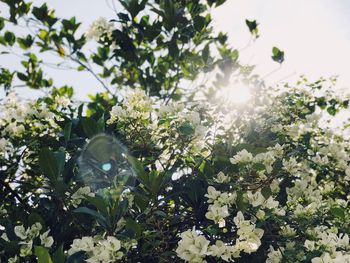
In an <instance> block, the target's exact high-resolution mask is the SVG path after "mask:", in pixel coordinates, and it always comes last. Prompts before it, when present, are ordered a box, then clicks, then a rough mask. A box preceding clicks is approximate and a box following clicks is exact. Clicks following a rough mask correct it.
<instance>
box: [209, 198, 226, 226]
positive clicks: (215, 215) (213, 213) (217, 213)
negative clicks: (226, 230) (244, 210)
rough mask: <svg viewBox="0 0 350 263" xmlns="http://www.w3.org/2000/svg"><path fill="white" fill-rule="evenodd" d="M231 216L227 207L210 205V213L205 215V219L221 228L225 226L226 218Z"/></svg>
mask: <svg viewBox="0 0 350 263" xmlns="http://www.w3.org/2000/svg"><path fill="white" fill-rule="evenodd" d="M228 216H229V212H228V207H227V205H224V206H219V205H217V204H213V205H209V207H208V212H207V213H206V214H205V217H206V218H208V219H209V220H213V221H214V222H215V223H216V224H219V227H224V226H225V220H224V218H226V217H228Z"/></svg>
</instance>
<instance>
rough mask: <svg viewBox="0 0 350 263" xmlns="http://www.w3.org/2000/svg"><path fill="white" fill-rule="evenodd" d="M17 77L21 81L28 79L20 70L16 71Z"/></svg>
mask: <svg viewBox="0 0 350 263" xmlns="http://www.w3.org/2000/svg"><path fill="white" fill-rule="evenodd" d="M17 77H18V78H19V79H20V80H22V81H28V76H27V75H25V74H23V73H21V72H17Z"/></svg>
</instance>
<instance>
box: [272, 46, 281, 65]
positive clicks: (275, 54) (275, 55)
mask: <svg viewBox="0 0 350 263" xmlns="http://www.w3.org/2000/svg"><path fill="white" fill-rule="evenodd" d="M272 60H273V61H276V62H278V63H280V64H281V63H282V62H283V61H284V51H281V50H280V49H279V48H277V47H273V48H272Z"/></svg>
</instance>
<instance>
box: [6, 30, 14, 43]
mask: <svg viewBox="0 0 350 263" xmlns="http://www.w3.org/2000/svg"><path fill="white" fill-rule="evenodd" d="M4 39H5V41H6V42H7V44H9V45H10V46H13V44H14V43H15V42H16V36H15V34H14V33H12V32H10V31H6V32H5V35H4Z"/></svg>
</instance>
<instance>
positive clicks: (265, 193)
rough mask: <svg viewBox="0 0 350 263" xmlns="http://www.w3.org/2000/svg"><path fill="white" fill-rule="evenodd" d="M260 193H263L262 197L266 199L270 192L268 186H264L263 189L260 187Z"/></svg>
mask: <svg viewBox="0 0 350 263" xmlns="http://www.w3.org/2000/svg"><path fill="white" fill-rule="evenodd" d="M261 194H262V195H263V197H265V199H268V198H269V197H270V196H271V194H272V191H271V188H270V186H266V187H264V188H263V189H261Z"/></svg>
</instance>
